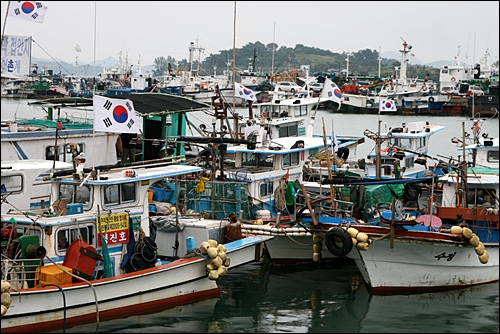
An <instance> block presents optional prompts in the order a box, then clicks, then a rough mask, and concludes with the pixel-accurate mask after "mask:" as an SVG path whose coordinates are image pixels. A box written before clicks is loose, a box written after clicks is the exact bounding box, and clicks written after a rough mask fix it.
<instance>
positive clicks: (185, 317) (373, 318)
mask: <svg viewBox="0 0 500 334" xmlns="http://www.w3.org/2000/svg"><path fill="white" fill-rule="evenodd" d="M1 103H2V121H4V120H13V119H14V118H15V117H17V118H34V117H37V118H38V117H44V116H45V113H44V111H43V110H41V109H35V108H33V107H29V106H27V101H26V100H13V99H12V100H11V99H4V98H3V99H2V101H1ZM75 112H76V113H78V114H79V115H78V116H81V117H91V115H92V112H91V110H79V111H75ZM239 112H240V113H241V114H243V115H246V114H247V112H246V110H245V109H241V110H239ZM191 114H192V115H191ZM189 117H190V118H191V120H192V121H193V123H195V124H200V123H202V122H204V123H206V124H211V120H209V119H207V116H206V115H204V114H201V115H197V114H194V113H190V115H189ZM379 120H381V124H382V126H385V123H387V126H392V127H397V126H401V124H402V123H409V122H413V121H428V122H429V123H430V124H436V125H444V126H445V127H446V128H445V130H443V131H441V132H438V133H437V134H435V135H434V136H433V137H432V138H431V141H430V151H429V155H431V156H436V155H439V156H445V157H453V158H457V156H461V154H462V153H461V151H458V149H457V147H455V146H454V144H452V143H451V138H452V137H459V138H460V137H461V136H462V123H464V124H465V131H466V132H469V133H472V129H471V122H470V118H467V117H436V116H434V117H422V116H413V115H412V116H395V115H381V116H380V117H379V116H378V115H353V114H340V113H334V112H331V111H328V110H318V114H317V116H316V123H315V126H314V129H315V131H314V133H315V134H322V127H323V124H325V128H326V134H327V135H331V128H332V124H333V127H334V129H335V133H336V134H337V135H352V136H362V135H363V131H364V130H365V129H369V130H371V131H374V132H376V131H377V127H378V123H379ZM481 126H482V131H483V132H488V133H489V136H490V137H498V135H499V120H498V116H497V117H496V118H492V119H487V120H484V122H483V121H481ZM373 147H374V142H373V141H372V140H371V139H368V138H365V143H364V144H362V145H361V146H360V147H359V148H358V152H357V154H356V156H357V158H361V157H364V156H365V155H366V154H367V153H368V152H370V151H371V150H372V149H373ZM218 283H219V287H220V290H221V294H220V296H219V297H218V298H212V299H207V300H203V301H200V302H197V303H192V304H188V305H182V306H178V307H174V308H169V309H158V308H156V309H144V310H143V312H141V313H142V314H137V315H134V316H131V317H128V318H123V319H116V320H109V321H99V322H97V314H96V322H94V323H89V324H86V325H85V326H78V327H73V328H69V329H66V330H65V332H67V333H93V332H99V333H425V332H430V333H499V315H498V314H499V284H498V282H497V283H494V284H486V285H480V286H475V287H470V288H466V289H457V290H452V291H447V292H435V293H424V294H414V295H395V296H376V295H372V294H370V293H369V291H368V289H367V287H366V285H365V284H364V283H363V280H362V277H361V275H360V273H359V271H358V269H357V268H356V266H355V265H353V264H352V263H349V262H336V263H331V264H313V265H307V266H306V265H301V266H294V267H277V266H273V265H271V264H270V263H269V262H268V261H266V260H265V259H260V261H259V262H254V263H250V264H246V265H243V266H240V267H235V268H231V267H230V268H229V272H228V275H227V276H224V277H221V278H220V279H219V280H218ZM63 331H64V330H63V328H61V329H60V330H58V331H55V332H54V333H56V332H57V333H62V332H63Z"/></svg>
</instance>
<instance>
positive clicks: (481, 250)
mask: <svg viewBox="0 0 500 334" xmlns="http://www.w3.org/2000/svg"><path fill="white" fill-rule="evenodd" d="M474 250H475V251H476V254H477V255H479V256H481V255H483V254H484V245H483V243H482V242H481V241H480V242H479V245H477V246H476V247H474Z"/></svg>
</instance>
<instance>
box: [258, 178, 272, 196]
mask: <svg viewBox="0 0 500 334" xmlns="http://www.w3.org/2000/svg"><path fill="white" fill-rule="evenodd" d="M259 192H260V197H264V196H271V195H272V194H273V182H272V181H269V182H262V183H261V184H260V187H259Z"/></svg>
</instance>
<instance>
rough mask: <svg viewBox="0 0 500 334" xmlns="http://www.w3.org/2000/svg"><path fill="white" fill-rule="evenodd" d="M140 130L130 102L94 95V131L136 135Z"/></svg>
mask: <svg viewBox="0 0 500 334" xmlns="http://www.w3.org/2000/svg"><path fill="white" fill-rule="evenodd" d="M140 129H141V125H140V122H139V118H138V117H137V115H136V114H135V110H134V104H133V103H132V101H131V100H128V99H110V98H108V97H104V96H99V95H94V131H101V132H121V133H138V132H139V131H140Z"/></svg>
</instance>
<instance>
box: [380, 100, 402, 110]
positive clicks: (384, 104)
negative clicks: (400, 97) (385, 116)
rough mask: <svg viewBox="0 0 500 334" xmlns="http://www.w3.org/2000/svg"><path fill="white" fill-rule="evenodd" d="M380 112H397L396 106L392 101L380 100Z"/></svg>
mask: <svg viewBox="0 0 500 334" xmlns="http://www.w3.org/2000/svg"><path fill="white" fill-rule="evenodd" d="M378 111H379V112H381V111H397V109H396V104H395V103H394V101H393V100H390V99H380V102H379V103H378Z"/></svg>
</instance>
